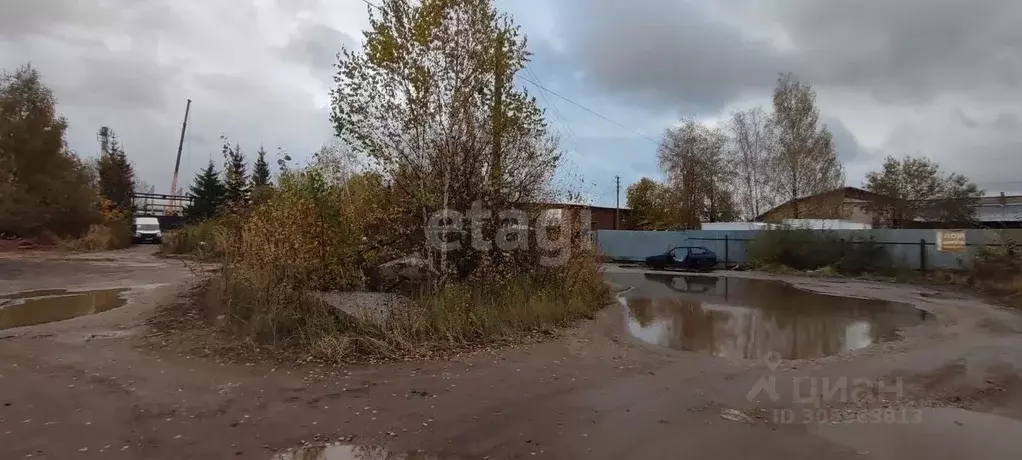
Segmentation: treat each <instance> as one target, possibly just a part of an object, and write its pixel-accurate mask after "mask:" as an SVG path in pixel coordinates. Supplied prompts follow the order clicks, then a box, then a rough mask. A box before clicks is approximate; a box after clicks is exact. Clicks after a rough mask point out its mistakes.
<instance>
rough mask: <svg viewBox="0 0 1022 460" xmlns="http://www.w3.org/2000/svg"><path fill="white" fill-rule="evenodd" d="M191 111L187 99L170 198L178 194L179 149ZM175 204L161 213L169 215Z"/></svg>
mask: <svg viewBox="0 0 1022 460" xmlns="http://www.w3.org/2000/svg"><path fill="white" fill-rule="evenodd" d="M191 109H192V100H191V99H188V104H187V105H185V119H184V121H183V122H181V139H179V140H178V141H177V160H176V161H175V162H174V177H173V178H172V179H171V180H170V195H171V196H175V195H177V194H178V191H177V175H178V172H179V171H180V170H181V149H182V148H183V147H184V144H185V131H187V130H188V112H190V111H191ZM177 204H178V203H177V200H174V201H171V202H170V206H167V208H166V209H164V211H163V213H164V214H166V215H170V214H171V212H172V210H173V209H174V208H175V207H176V205H177Z"/></svg>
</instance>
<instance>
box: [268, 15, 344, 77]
mask: <svg viewBox="0 0 1022 460" xmlns="http://www.w3.org/2000/svg"><path fill="white" fill-rule="evenodd" d="M354 45H355V41H354V40H353V39H352V38H351V36H350V35H348V34H346V33H344V32H341V31H339V30H337V29H334V28H333V27H330V26H327V25H324V24H319V23H312V24H306V25H304V26H303V27H302V28H300V29H299V31H298V33H297V34H296V35H295V36H294V37H292V38H291V40H290V41H289V42H288V44H287V46H286V47H284V49H283V53H284V55H285V57H286V58H288V59H291V60H294V61H295V62H298V63H300V64H302V65H305V66H307V67H308V68H309V70H310V71H311V72H312V73H313V74H314V75H315V76H316V77H318V78H324V77H326V78H329V77H332V76H333V64H334V63H335V62H337V53H338V52H340V51H341V48H342V47H345V48H349V49H350V48H352V47H353V46H354Z"/></svg>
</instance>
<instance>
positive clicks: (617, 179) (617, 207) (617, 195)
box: [614, 176, 621, 230]
mask: <svg viewBox="0 0 1022 460" xmlns="http://www.w3.org/2000/svg"><path fill="white" fill-rule="evenodd" d="M614 199H615V201H616V203H615V204H614V230H617V226H618V222H621V176H614Z"/></svg>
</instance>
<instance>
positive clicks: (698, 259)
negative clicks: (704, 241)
mask: <svg viewBox="0 0 1022 460" xmlns="http://www.w3.org/2000/svg"><path fill="white" fill-rule="evenodd" d="M646 265H648V266H650V267H652V268H655V269H657V270H664V269H667V268H675V269H682V270H697V271H709V270H713V269H714V268H716V267H717V254H716V253H714V252H713V251H711V250H709V249H706V248H704V247H702V246H678V247H676V248H673V249H671V250H670V251H667V252H665V253H663V254H657V255H655V256H649V257H647V258H646Z"/></svg>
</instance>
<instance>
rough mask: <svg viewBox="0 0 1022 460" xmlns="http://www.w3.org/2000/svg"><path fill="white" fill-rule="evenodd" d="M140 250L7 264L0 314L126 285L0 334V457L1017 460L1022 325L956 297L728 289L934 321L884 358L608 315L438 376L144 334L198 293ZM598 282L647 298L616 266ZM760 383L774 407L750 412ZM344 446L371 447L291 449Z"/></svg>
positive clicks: (923, 291)
mask: <svg viewBox="0 0 1022 460" xmlns="http://www.w3.org/2000/svg"><path fill="white" fill-rule="evenodd" d="M154 251H155V248H153V247H146V246H140V247H136V248H133V249H131V250H127V251H119V252H110V253H97V254H90V255H83V256H71V257H69V256H64V255H60V254H56V253H35V252H30V253H25V252H14V253H2V254H0V297H2V296H4V295H10V294H12V293H16V292H23V291H28V290H40V289H68V290H72V291H77V290H92V289H113V288H130V290H128V291H126V292H124V293H123V294H122V295H123V296H124V297H125V298H126V299H127V303H126V304H125V305H124V306H123V307H120V308H115V309H112V310H109V311H106V312H103V313H100V314H95V315H90V316H83V317H79V318H75V319H70V320H66V321H60V322H54V323H49V324H42V325H35V326H30V327H22V328H13V329H6V330H0V458H3V459H8V458H10V459H18V458H75V459H78V458H82V459H89V458H96V459H109V458H131V459H134V458H145V459H149V458H153V459H164V458H165V459H181V458H197V459H205V458H209V459H214V458H253V459H270V458H338V459H339V458H381V459H382V458H386V451H384V450H382V449H384V448H385V449H387V450H389V452H392V453H395V452H408V451H414V450H422V451H425V452H429V453H430V454H431V455H436V457H423V458H491V459H498V458H531V457H533V456H535V457H542V458H569V459H574V458H606V459H622V458H637V459H645V458H650V459H659V458H677V457H682V456H684V457H687V458H744V457H748V456H755V457H756V458H760V459H772V458H810V457H811V458H837V459H840V458H875V459H888V458H891V459H893V458H899V459H903V458H948V459H952V458H954V459H957V458H1012V459H1017V458H1022V442H1019V439H1022V384H1020V383H1019V382H1020V381H1022V380H1020V379H1019V376H1020V374H1022V316H1020V315H1019V314H1018V313H1017V312H1015V311H1012V310H1008V309H1004V308H1001V307H998V306H994V305H990V304H988V303H985V302H984V301H982V300H980V299H978V298H974V297H971V296H968V295H963V294H961V293H955V292H938V291H933V290H931V289H929V288H921V287H915V286H906V285H895V284H878V283H869V282H859V281H847V280H823V279H818V278H813V279H801V278H792V277H774V276H769V275H762V274H755V273H729V274H727V275H728V276H740V277H755V278H779V279H783V280H785V281H788V282H791V283H793V284H795V285H796V286H798V287H800V288H802V289H807V290H813V291H819V292H826V293H833V294H840V295H847V296H855V297H868V298H874V299H883V300H890V301H898V302H906V303H910V304H912V305H914V306H916V307H918V308H922V309H925V310H926V311H927V312H929V313H930V314H931V315H932V317H931V319H930V320H928V321H925V322H923V323H921V324H920V325H918V326H914V327H909V328H906V329H904V330H901V331H900V335H901V336H902V337H903V338H902V340H899V341H894V342H887V343H881V344H875V345H872V346H869V347H866V348H863V349H859V350H854V351H850V352H845V353H841V354H839V355H836V356H830V357H826V358H819V359H803V360H783V361H781V362H780V363H774V362H771V363H765V362H762V360H753V359H726V358H718V357H714V356H711V355H709V354H706V353H696V352H685V351H675V350H670V349H666V348H660V347H653V346H650V345H646V344H642V343H640V342H638V341H636V340H634V339H632V338H630V337H629V336H628V335H627V334H625V333H623V332H622V331H623V330H624V329H623V324H622V323H623V322H624V321H625V316H626V315H624V314H622V313H623V312H622V307H621V306H620V305H611V306H609V307H608V308H607V309H606V310H605V311H604V312H602V313H601V314H600V315H599V317H598V318H597V319H596V320H594V321H590V322H587V323H586V324H582V325H580V326H579V327H578V328H577V329H576V330H573V331H569V332H567V333H565V334H564V336H563V337H560V338H557V339H554V340H552V341H550V342H548V343H543V344H537V345H529V346H524V347H520V348H517V349H510V350H502V351H498V352H490V351H488V352H481V353H477V354H474V355H470V356H463V357H460V358H456V359H454V360H452V361H448V362H407V363H393V364H386V365H379V366H338V367H315V366H313V367H310V366H298V367H295V366H287V365H280V364H274V363H269V362H242V363H235V364H227V363H218V362H215V361H212V360H209V359H200V358H194V357H189V356H187V355H184V354H179V353H177V352H175V351H174V350H175V348H174V347H170V348H168V347H163V346H161V343H162V342H161V341H162V338H161V337H160V336H158V335H154V332H153V331H152V330H151V329H150V328H149V327H148V326H146V323H145V322H146V320H147V319H148V318H150V317H152V316H153V315H154V314H155V312H156V311H157V310H158V309H159V308H180V307H175V305H176V304H177V303H178V302H180V299H181V293H182V292H183V291H184V290H185V289H186V288H187V286H188V284H189V283H190V282H191V281H192V280H193V277H194V273H193V271H194V269H193V268H189V267H188V266H186V265H185V264H184V263H182V262H181V261H176V260H167V259H161V258H157V257H155V256H154V255H153V252H154ZM606 276H607V278H608V280H609V281H610V282H612V283H614V285H615V286H616V287H618V288H621V289H625V288H628V287H632V288H633V289H640V290H641V289H646V288H649V286H646V285H645V284H644V281H643V277H642V275H641V274H636V273H634V271H631V270H625V269H619V268H614V267H608V273H607V275H606ZM768 364H769V365H768ZM841 378H846V379H849V380H851V379H858V380H859V381H864V382H877V381H880V380H881V379H883V380H884V381H896V380H897V379H899V378H900V380H901V382H902V386H901V387H900V390H899V391H897V394H893V393H890V392H888V393H887V396H885V397H884V398H883V400H882V401H881V400H878V398H869V397H857V398H841V397H835V396H833V395H830V396H827V397H822V396H820V394H819V392H817V394H816V396H812V394H811V393H810V396H808V397H807V396H806V390H807V388H808V385H809V384H810V383H812V382H817V383H819V382H823V381H828V382H836V381H838V380H839V379H841ZM764 379H766V380H764ZM763 381H767V382H770V381H773V382H775V384H774V386H773V388H775V389H776V394H777V398H773V397H770V396H769V394H768V393H758V394H756V395H755V396H751V397H750V391H751V390H753V389H754V388H756V387H757V385H759V384H760V383H761V382H763ZM796 386H799V387H800V391H801V393H800V394H801V395H802V397H796V395H795V394H794V391H795V389H796V388H795V387H796ZM860 396H862V395H860ZM850 399H854V400H850ZM337 440H343V441H344V442H346V443H348V444H352V445H359V446H380V448H378V449H376V450H372V449H370V450H363V451H361V452H362V457H352V455H351V454H352V451H353V450H354V449H352V448H349V447H345V446H335V447H331V448H329V449H326V450H323V449H319V450H315V449H312V450H309V451H306V452H304V453H293V452H291V451H289V450H288V449H292V448H295V447H298V446H302V445H303V444H305V443H322V442H332V441H337ZM302 455H305V456H304V457H302ZM317 455H319V457H317ZM275 456H276V457H275Z"/></svg>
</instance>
